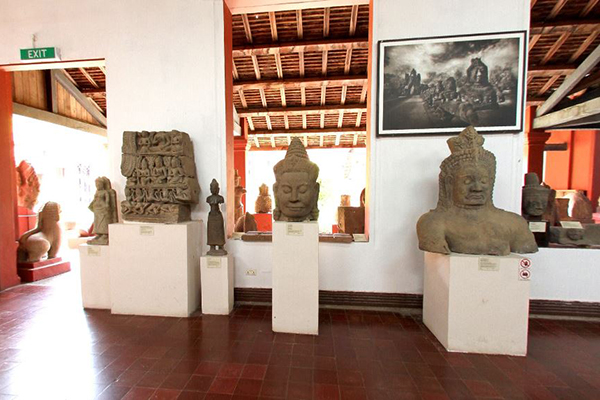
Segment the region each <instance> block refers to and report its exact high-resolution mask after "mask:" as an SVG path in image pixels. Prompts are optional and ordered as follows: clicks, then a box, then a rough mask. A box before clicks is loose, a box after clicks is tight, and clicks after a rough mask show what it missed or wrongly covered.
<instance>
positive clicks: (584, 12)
mask: <svg viewBox="0 0 600 400" xmlns="http://www.w3.org/2000/svg"><path fill="white" fill-rule="evenodd" d="M596 4H598V0H589V1H588V3H587V4H586V5H585V7H583V10H581V13H579V16H580V17H585V16H586V15H588V14H589V13H590V11H592V10H593V9H594V7H596Z"/></svg>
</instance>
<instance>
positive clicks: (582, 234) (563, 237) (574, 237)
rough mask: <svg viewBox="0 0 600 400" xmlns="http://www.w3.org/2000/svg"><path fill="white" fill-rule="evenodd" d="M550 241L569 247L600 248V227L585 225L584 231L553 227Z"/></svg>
mask: <svg viewBox="0 0 600 400" xmlns="http://www.w3.org/2000/svg"><path fill="white" fill-rule="evenodd" d="M549 241H550V242H551V243H558V244H562V245H568V246H581V247H588V246H600V225H598V224H585V225H583V229H577V228H563V227H559V226H552V227H550V234H549Z"/></svg>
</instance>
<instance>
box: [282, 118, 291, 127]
mask: <svg viewBox="0 0 600 400" xmlns="http://www.w3.org/2000/svg"><path fill="white" fill-rule="evenodd" d="M283 124H284V126H285V129H290V121H289V119H288V116H287V115H284V116H283Z"/></svg>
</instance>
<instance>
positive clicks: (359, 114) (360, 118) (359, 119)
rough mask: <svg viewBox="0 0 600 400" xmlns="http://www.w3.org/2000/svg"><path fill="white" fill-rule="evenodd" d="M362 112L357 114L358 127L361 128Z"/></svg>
mask: <svg viewBox="0 0 600 400" xmlns="http://www.w3.org/2000/svg"><path fill="white" fill-rule="evenodd" d="M362 114H363V112H362V111H359V112H358V113H356V127H357V128H358V127H360V124H361V122H362Z"/></svg>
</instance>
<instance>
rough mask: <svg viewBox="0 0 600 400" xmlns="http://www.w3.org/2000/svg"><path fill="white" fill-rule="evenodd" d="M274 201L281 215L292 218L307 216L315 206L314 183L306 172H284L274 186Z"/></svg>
mask: <svg viewBox="0 0 600 400" xmlns="http://www.w3.org/2000/svg"><path fill="white" fill-rule="evenodd" d="M274 192H275V193H274V194H275V200H276V201H277V206H278V207H279V209H280V210H281V213H282V214H283V215H285V216H288V217H292V218H301V217H304V216H307V215H308V214H310V212H311V211H312V209H313V207H314V205H315V195H316V192H317V191H316V190H315V182H311V181H310V179H309V176H308V173H307V172H286V173H284V174H283V175H281V178H280V179H279V180H278V181H277V183H275V185H274Z"/></svg>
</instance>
